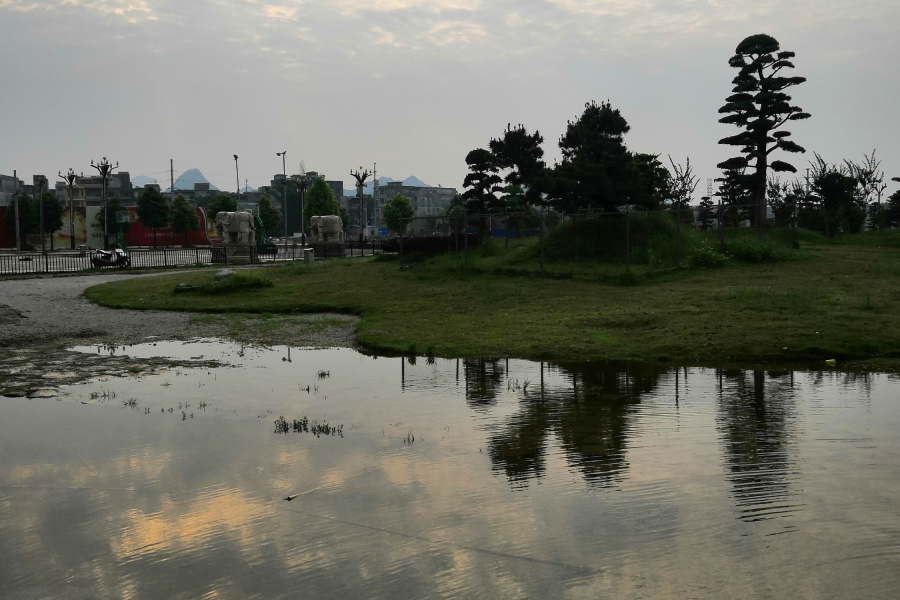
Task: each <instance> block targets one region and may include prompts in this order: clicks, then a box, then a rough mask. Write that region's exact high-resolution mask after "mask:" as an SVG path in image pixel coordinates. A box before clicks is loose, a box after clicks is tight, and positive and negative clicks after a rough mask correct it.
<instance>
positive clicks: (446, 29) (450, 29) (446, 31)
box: [425, 21, 487, 46]
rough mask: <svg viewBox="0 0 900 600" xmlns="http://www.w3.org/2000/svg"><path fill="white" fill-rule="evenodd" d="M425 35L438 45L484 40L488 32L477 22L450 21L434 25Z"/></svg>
mask: <svg viewBox="0 0 900 600" xmlns="http://www.w3.org/2000/svg"><path fill="white" fill-rule="evenodd" d="M425 37H426V38H427V39H428V40H429V41H430V42H431V43H433V44H435V45H436V46H447V45H449V44H472V43H477V42H481V41H483V40H484V39H485V38H486V37H487V32H486V31H485V29H484V27H482V26H481V25H479V24H477V23H465V22H460V21H448V22H441V23H437V24H436V25H434V26H433V27H432V28H431V29H430V30H429V31H428V33H427V34H426V36H425Z"/></svg>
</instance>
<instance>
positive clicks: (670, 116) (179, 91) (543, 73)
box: [0, 0, 900, 195]
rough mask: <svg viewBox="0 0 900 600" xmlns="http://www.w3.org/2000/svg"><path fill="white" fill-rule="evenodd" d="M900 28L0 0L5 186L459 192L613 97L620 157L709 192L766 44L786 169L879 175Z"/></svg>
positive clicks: (235, 3)
mask: <svg viewBox="0 0 900 600" xmlns="http://www.w3.org/2000/svg"><path fill="white" fill-rule="evenodd" d="M898 20H900V2H897V0H856V1H854V2H848V1H847V0H756V1H751V0H368V1H364V0H328V1H325V0H278V1H271V2H270V1H267V0H0V57H2V58H0V82H2V83H0V90H2V93H0V173H3V174H9V175H11V174H12V171H13V169H17V170H18V173H19V176H20V178H22V179H26V180H28V181H30V179H31V175H32V174H34V173H42V174H46V175H55V174H56V172H57V171H59V170H62V171H65V170H66V169H67V168H69V167H72V168H74V169H75V170H76V171H77V172H81V171H84V172H85V174H87V173H88V171H91V169H90V161H91V159H94V160H95V161H96V160H99V159H101V158H102V157H108V158H109V159H110V160H111V161H113V162H115V161H118V163H119V164H120V167H121V169H122V170H126V171H128V172H130V173H131V174H132V175H145V176H150V177H154V178H157V179H159V180H160V182H166V183H167V182H168V173H169V160H170V159H172V160H174V165H175V176H176V177H177V176H178V175H179V174H180V173H181V172H182V171H184V170H187V169H189V168H198V169H200V170H201V171H202V172H203V174H204V175H206V177H207V178H209V179H210V181H212V182H213V183H214V184H215V185H217V186H218V187H220V188H223V189H234V188H236V187H237V184H236V173H235V164H234V159H233V158H232V157H233V155H234V154H237V155H238V156H239V157H240V158H239V161H238V166H239V169H240V179H241V184H242V185H243V183H244V180H247V181H248V182H249V184H250V185H251V186H253V187H257V186H259V185H265V184H267V183H268V182H269V180H270V179H271V178H272V176H273V175H274V174H275V173H280V172H281V170H282V162H281V159H280V158H279V157H277V156H276V152H280V151H284V150H286V151H287V171H288V172H289V173H295V172H298V170H299V165H300V161H301V160H302V161H303V162H304V165H305V168H306V169H307V170H314V171H318V172H320V173H324V174H325V175H326V176H327V177H328V178H329V179H343V180H344V181H345V182H346V183H345V185H346V186H347V187H350V182H351V181H352V178H351V177H350V174H349V171H350V170H351V169H356V168H358V167H360V166H362V167H364V168H369V169H371V167H372V165H373V163H377V168H378V175H379V176H389V177H393V178H395V179H403V178H405V177H407V176H409V175H415V176H417V177H419V178H420V179H422V180H424V181H425V182H427V183H429V184H431V185H443V186H445V187H457V188H461V187H462V181H463V178H464V177H465V173H466V165H465V156H466V154H467V153H468V152H469V151H470V150H472V149H474V148H478V147H485V146H486V145H487V143H488V142H489V141H490V139H491V138H492V137H497V136H499V135H501V133H502V132H503V130H504V129H505V128H506V126H507V124H508V123H512V124H517V123H522V124H524V125H525V126H526V127H527V128H528V129H529V130H534V129H537V130H539V131H540V132H541V134H543V136H544V138H545V145H544V148H545V152H546V156H547V159H548V162H550V163H551V164H552V161H553V159H554V158H558V157H559V150H558V147H557V142H558V139H559V137H560V135H562V133H563V132H564V131H565V127H566V124H567V121H569V120H573V119H575V118H577V117H578V115H579V114H580V113H581V112H582V110H583V108H584V104H585V103H587V102H590V101H592V100H595V101H598V102H599V101H604V100H609V101H610V102H611V103H612V105H613V106H614V107H615V108H618V109H620V110H621V111H622V113H623V115H624V116H625V118H626V119H627V120H628V122H629V123H630V125H631V132H630V133H629V134H628V136H627V137H626V143H627V144H628V146H629V148H631V149H633V150H635V151H641V152H653V153H659V154H661V155H662V156H663V159H664V160H667V159H666V155H671V156H672V158H674V159H675V160H676V161H677V162H682V163H683V162H684V160H685V158H687V157H690V159H691V163H692V164H693V166H694V169H695V171H696V173H697V174H698V175H699V176H700V177H701V178H702V180H703V181H705V180H706V179H707V178H713V177H716V176H717V175H718V172H717V170H716V168H715V165H716V164H717V163H718V162H720V161H722V160H724V159H726V158H728V157H729V156H730V155H731V152H730V150H729V148H727V147H725V146H719V145H718V144H717V142H718V140H719V139H721V138H723V137H726V136H728V135H733V134H734V133H736V131H737V130H736V129H734V128H733V127H729V126H726V125H722V124H719V123H718V118H719V115H718V114H717V111H718V108H719V107H720V106H721V105H722V104H723V102H724V99H725V98H726V97H727V96H728V95H729V93H730V90H731V79H732V78H733V76H734V74H735V73H734V69H731V68H730V67H728V64H727V61H728V58H729V57H730V56H731V55H732V54H733V53H734V49H735V47H736V46H737V44H738V43H739V42H740V41H741V40H742V39H743V38H744V37H746V36H748V35H752V34H756V33H768V34H770V35H772V36H774V37H776V38H777V39H778V40H779V42H780V43H781V45H782V48H783V49H786V50H792V51H794V52H796V53H797V57H796V59H795V64H796V65H797V68H796V70H795V73H794V74H795V75H800V76H803V77H806V78H808V82H807V83H805V84H803V85H801V86H799V87H797V88H794V92H793V95H794V100H795V103H796V104H797V105H799V106H801V107H802V108H803V109H804V110H806V111H807V112H810V113H811V114H812V118H811V119H810V120H808V121H805V122H802V123H798V124H797V125H796V126H795V127H794V128H793V132H794V137H793V139H794V140H795V141H797V142H798V143H800V144H801V145H802V146H804V147H805V148H806V149H807V151H808V152H807V154H806V155H803V156H799V157H797V156H792V157H789V158H791V159H792V162H793V163H794V165H795V166H796V167H798V168H799V169H801V171H802V170H803V168H804V167H805V166H807V162H808V161H809V160H811V159H813V152H818V153H819V154H821V155H822V156H823V158H825V160H827V161H829V162H837V161H841V160H843V159H853V160H861V159H862V158H863V154H864V153H870V152H871V151H872V150H873V149H877V155H878V157H880V158H881V160H882V166H883V168H884V170H885V172H886V174H887V177H888V178H890V177H895V176H900V143H898V140H900V118H898V113H900V110H898V106H900V104H898V101H897V98H898V97H900V68H898V67H897V66H896V62H897V59H898V57H900V36H898V35H897V33H896V23H897V22H898ZM51 179H52V178H51ZM164 187H165V186H164ZM897 187H898V185H897V184H893V185H892V186H891V187H890V188H889V192H890V191H892V190H893V189H896V188H897ZM703 188H705V185H701V190H698V195H700V193H699V192H700V191H702V192H705V189H703Z"/></svg>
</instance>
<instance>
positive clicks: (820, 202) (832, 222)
mask: <svg viewBox="0 0 900 600" xmlns="http://www.w3.org/2000/svg"><path fill="white" fill-rule="evenodd" d="M856 188H857V181H856V179H855V178H854V177H853V176H852V175H851V174H850V169H848V168H847V167H846V166H845V165H836V164H835V165H832V164H828V163H827V162H825V161H824V160H823V159H822V157H821V156H819V155H818V154H816V159H815V161H812V162H810V179H809V189H810V192H811V198H810V201H811V202H812V204H813V205H814V206H815V207H816V208H817V209H818V210H819V211H820V213H821V216H822V218H823V219H824V223H823V225H824V230H825V235H826V236H827V237H831V236H832V235H834V234H835V233H837V232H838V230H841V229H843V230H846V231H850V232H853V231H857V230H858V229H859V228H860V227H861V226H862V223H863V219H864V218H865V216H864V215H863V212H862V210H861V209H860V208H859V205H858V204H857V195H856Z"/></svg>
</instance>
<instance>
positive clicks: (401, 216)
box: [382, 194, 416, 235]
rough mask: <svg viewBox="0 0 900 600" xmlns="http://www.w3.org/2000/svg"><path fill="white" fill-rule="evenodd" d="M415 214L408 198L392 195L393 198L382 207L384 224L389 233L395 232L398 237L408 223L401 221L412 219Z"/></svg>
mask: <svg viewBox="0 0 900 600" xmlns="http://www.w3.org/2000/svg"><path fill="white" fill-rule="evenodd" d="M415 214H416V211H415V209H414V208H413V206H412V204H410V202H409V198H407V197H406V196H401V195H400V194H394V197H393V198H391V200H390V201H389V202H388V203H387V204H385V205H384V209H383V210H382V215H383V217H384V224H385V225H387V227H388V229H389V230H391V231H396V232H397V233H398V234H399V235H403V232H404V230H405V229H406V227H407V226H408V225H409V222H406V223H404V222H403V220H405V219H410V218H412V216H413V215H415Z"/></svg>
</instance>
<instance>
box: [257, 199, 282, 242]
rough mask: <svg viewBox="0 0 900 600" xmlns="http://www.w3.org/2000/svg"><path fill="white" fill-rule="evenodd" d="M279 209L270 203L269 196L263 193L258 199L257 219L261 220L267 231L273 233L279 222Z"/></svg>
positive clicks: (280, 215)
mask: <svg viewBox="0 0 900 600" xmlns="http://www.w3.org/2000/svg"><path fill="white" fill-rule="evenodd" d="M281 217H282V214H281V211H280V210H278V209H277V208H275V207H274V206H273V205H272V201H271V200H269V197H268V196H266V195H264V196H263V197H262V198H260V199H259V220H260V221H262V224H263V227H265V229H266V232H267V233H274V232H275V231H276V230H277V229H278V226H279V225H280V224H281Z"/></svg>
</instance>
